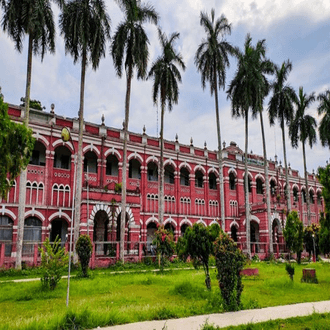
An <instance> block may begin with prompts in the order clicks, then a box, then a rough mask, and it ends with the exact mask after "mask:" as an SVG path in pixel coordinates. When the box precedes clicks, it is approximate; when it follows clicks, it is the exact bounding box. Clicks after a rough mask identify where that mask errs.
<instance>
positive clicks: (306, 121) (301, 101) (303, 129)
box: [289, 87, 317, 225]
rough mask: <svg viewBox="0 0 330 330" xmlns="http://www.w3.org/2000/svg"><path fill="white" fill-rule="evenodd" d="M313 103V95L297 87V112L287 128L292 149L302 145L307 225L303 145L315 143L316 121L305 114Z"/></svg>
mask: <svg viewBox="0 0 330 330" xmlns="http://www.w3.org/2000/svg"><path fill="white" fill-rule="evenodd" d="M314 101H315V95H314V93H311V94H309V95H307V94H306V93H304V89H303V87H299V95H298V99H297V100H296V101H295V104H296V106H297V112H296V114H295V117H294V119H293V121H292V122H291V124H290V127H289V135H290V138H291V144H292V147H293V148H298V141H300V142H301V144H302V150H303V159H304V175H305V186H306V202H307V220H308V225H310V224H311V210H310V205H309V204H310V203H309V192H308V180H307V176H308V173H307V169H306V152H305V144H306V141H307V140H308V143H309V146H310V147H311V148H312V146H313V144H314V143H316V130H315V129H316V126H317V125H316V120H315V118H313V117H312V116H310V115H307V114H306V113H305V112H306V110H307V109H308V107H309V106H310V105H311V104H312V102H314Z"/></svg>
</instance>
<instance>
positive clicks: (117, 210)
mask: <svg viewBox="0 0 330 330" xmlns="http://www.w3.org/2000/svg"><path fill="white" fill-rule="evenodd" d="M109 210H110V208H109ZM121 210H122V208H121V206H118V207H117V209H116V212H115V219H117V218H118V216H119V214H120V213H121ZM126 213H127V214H128V221H129V223H131V224H133V223H134V215H133V212H132V210H131V208H130V207H129V206H126ZM109 219H111V218H110V217H109Z"/></svg>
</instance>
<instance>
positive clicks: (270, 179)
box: [269, 176, 277, 185]
mask: <svg viewBox="0 0 330 330" xmlns="http://www.w3.org/2000/svg"><path fill="white" fill-rule="evenodd" d="M271 181H274V182H275V184H276V185H277V180H276V178H275V177H274V176H271V177H270V178H269V182H271Z"/></svg>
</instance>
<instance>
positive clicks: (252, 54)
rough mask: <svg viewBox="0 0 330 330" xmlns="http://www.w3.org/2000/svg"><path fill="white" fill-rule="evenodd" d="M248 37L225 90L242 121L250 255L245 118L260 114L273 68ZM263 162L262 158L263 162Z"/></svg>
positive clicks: (262, 45)
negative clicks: (232, 76)
mask: <svg viewBox="0 0 330 330" xmlns="http://www.w3.org/2000/svg"><path fill="white" fill-rule="evenodd" d="M251 42H252V38H251V37H250V35H249V34H248V35H247V37H246V39H245V45H244V53H243V52H242V51H240V50H238V51H237V53H238V68H237V71H236V74H235V77H234V78H233V80H232V81H231V83H230V85H229V88H228V90H227V93H228V98H230V99H231V103H232V114H233V116H234V117H240V116H243V117H244V118H245V154H244V163H245V177H244V180H245V217H246V243H247V251H248V253H249V254H250V253H251V247H250V209H249V208H250V206H249V188H248V168H247V159H248V118H249V110H250V109H251V111H252V116H253V117H256V116H257V115H258V114H261V111H262V105H263V100H264V98H265V96H266V95H267V93H268V90H269V84H268V82H267V79H266V77H265V74H269V73H272V71H273V65H272V63H271V62H270V61H269V60H267V59H266V58H265V52H266V46H265V40H262V41H258V42H257V44H256V46H255V47H254V46H252V44H251ZM265 161H266V159H265Z"/></svg>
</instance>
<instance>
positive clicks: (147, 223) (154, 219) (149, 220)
mask: <svg viewBox="0 0 330 330" xmlns="http://www.w3.org/2000/svg"><path fill="white" fill-rule="evenodd" d="M152 222H153V223H156V224H157V223H158V224H159V221H158V219H157V218H155V217H154V216H152V217H150V218H149V219H148V220H147V221H146V227H147V226H148V225H149V223H152Z"/></svg>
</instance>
